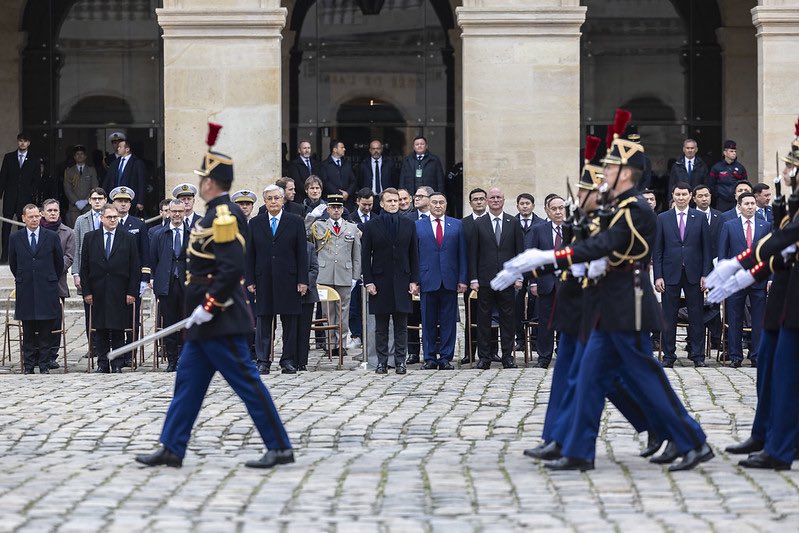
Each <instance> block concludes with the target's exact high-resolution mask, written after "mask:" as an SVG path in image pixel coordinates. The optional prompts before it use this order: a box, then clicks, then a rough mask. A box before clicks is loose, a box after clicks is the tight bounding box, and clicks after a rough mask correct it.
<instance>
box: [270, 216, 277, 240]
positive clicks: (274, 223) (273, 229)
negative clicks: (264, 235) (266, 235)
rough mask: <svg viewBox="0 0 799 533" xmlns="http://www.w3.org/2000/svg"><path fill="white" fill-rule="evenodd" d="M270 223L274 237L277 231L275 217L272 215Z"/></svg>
mask: <svg viewBox="0 0 799 533" xmlns="http://www.w3.org/2000/svg"><path fill="white" fill-rule="evenodd" d="M270 224H272V237H274V236H275V233H277V217H272V220H271V221H270Z"/></svg>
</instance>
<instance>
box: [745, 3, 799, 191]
mask: <svg viewBox="0 0 799 533" xmlns="http://www.w3.org/2000/svg"><path fill="white" fill-rule="evenodd" d="M752 22H753V23H754V25H755V28H756V29H757V86H758V87H759V88H760V92H759V93H758V95H757V114H758V123H757V138H758V152H759V154H760V166H759V168H758V177H759V179H760V180H761V181H766V180H768V181H770V180H772V179H773V178H774V177H775V173H776V172H777V169H776V168H775V161H774V153H775V152H776V151H779V152H780V155H781V156H782V155H785V153H786V152H787V150H788V147H789V145H790V142H791V140H792V139H793V137H794V135H793V133H794V128H793V126H794V123H795V122H796V118H797V114H799V100H797V90H796V72H797V71H798V70H799V55H797V53H796V51H797V49H799V1H797V0H760V5H759V6H758V7H756V8H754V9H752Z"/></svg>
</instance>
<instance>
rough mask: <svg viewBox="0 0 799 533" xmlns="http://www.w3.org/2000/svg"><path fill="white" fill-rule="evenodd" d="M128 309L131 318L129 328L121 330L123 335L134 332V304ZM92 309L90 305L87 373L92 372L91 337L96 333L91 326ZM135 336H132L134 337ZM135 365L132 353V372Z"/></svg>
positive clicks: (92, 350)
mask: <svg viewBox="0 0 799 533" xmlns="http://www.w3.org/2000/svg"><path fill="white" fill-rule="evenodd" d="M130 307H131V310H130V314H131V317H130V328H125V329H124V330H123V333H128V332H135V331H136V303H135V302H134V303H133V304H131V306H130ZM92 308H93V306H92V305H90V306H89V360H88V363H87V365H88V371H89V372H91V371H92V370H94V342H93V341H94V336H93V334H94V333H95V331H96V330H95V329H94V326H93V325H92V318H93V316H92ZM135 336H136V335H134V337H135ZM133 340H136V339H133ZM136 363H137V362H136V354H135V353H134V354H133V355H132V357H131V364H132V365H133V370H136V368H137V367H138V366H137V364H136Z"/></svg>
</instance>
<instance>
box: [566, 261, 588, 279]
mask: <svg viewBox="0 0 799 533" xmlns="http://www.w3.org/2000/svg"><path fill="white" fill-rule="evenodd" d="M569 270H571V273H572V276H574V277H575V278H582V277H583V276H585V273H586V270H587V269H586V267H585V263H576V264H574V265H572V266H570V267H569Z"/></svg>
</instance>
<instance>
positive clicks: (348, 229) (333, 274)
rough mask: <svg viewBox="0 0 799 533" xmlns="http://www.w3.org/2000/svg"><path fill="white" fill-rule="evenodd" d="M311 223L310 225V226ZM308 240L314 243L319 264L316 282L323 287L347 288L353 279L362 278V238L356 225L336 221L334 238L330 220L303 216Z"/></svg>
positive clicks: (341, 220) (345, 221)
mask: <svg viewBox="0 0 799 533" xmlns="http://www.w3.org/2000/svg"><path fill="white" fill-rule="evenodd" d="M309 222H310V224H309ZM305 224H306V226H307V227H308V238H309V240H311V242H313V243H314V246H315V249H316V255H317V261H318V263H319V275H318V277H317V280H318V281H319V283H321V284H323V285H333V286H338V287H342V286H350V285H351V283H352V280H356V279H359V278H360V277H361V239H360V237H358V226H357V225H355V224H354V223H353V222H349V221H347V220H344V219H343V218H342V219H340V220H339V232H338V235H336V232H335V229H334V225H333V220H332V219H330V218H328V219H325V220H313V217H311V215H310V214H308V215H307V216H306V217H305Z"/></svg>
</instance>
